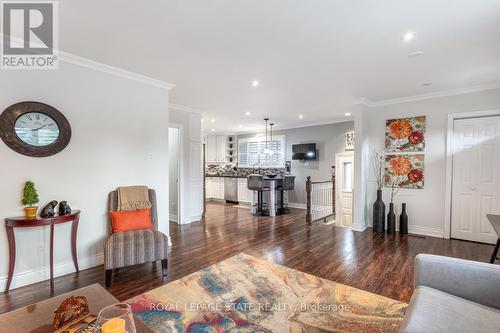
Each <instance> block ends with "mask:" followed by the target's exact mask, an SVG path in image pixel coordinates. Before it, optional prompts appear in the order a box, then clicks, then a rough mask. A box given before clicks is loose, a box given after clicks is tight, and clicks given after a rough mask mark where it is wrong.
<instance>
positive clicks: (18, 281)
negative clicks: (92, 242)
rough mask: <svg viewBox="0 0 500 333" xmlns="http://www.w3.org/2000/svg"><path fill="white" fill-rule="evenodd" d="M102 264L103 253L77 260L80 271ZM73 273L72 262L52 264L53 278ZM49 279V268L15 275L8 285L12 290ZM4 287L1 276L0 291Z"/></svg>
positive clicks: (3, 278) (4, 281) (5, 281)
mask: <svg viewBox="0 0 500 333" xmlns="http://www.w3.org/2000/svg"><path fill="white" fill-rule="evenodd" d="M103 263H104V253H99V254H97V256H96V257H86V258H78V266H79V268H80V270H83V269H87V268H92V267H95V266H99V265H102V264H103ZM73 272H75V266H74V265H73V261H72V260H70V261H66V262H62V263H58V264H54V277H58V276H62V275H66V274H69V273H73ZM103 272H104V271H103ZM49 278H50V267H49V266H45V267H40V268H37V269H32V270H28V271H24V272H19V273H15V274H14V276H13V278H12V284H11V285H10V289H11V290H12V289H15V288H19V287H22V286H26V285H30V284H33V283H37V282H41V281H46V280H48V279H49ZM6 285H7V276H3V277H1V278H0V290H2V291H3V290H4V289H5V286H6Z"/></svg>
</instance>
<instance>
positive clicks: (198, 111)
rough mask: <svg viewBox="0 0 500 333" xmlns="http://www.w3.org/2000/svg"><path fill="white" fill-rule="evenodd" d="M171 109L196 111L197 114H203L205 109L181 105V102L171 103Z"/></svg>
mask: <svg viewBox="0 0 500 333" xmlns="http://www.w3.org/2000/svg"><path fill="white" fill-rule="evenodd" d="M170 109H172V110H177V111H182V112H189V113H196V114H203V113H205V111H203V110H199V109H195V108H192V107H189V106H186V105H181V104H175V103H170Z"/></svg>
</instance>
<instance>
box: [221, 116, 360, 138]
mask: <svg viewBox="0 0 500 333" xmlns="http://www.w3.org/2000/svg"><path fill="white" fill-rule="evenodd" d="M351 121H354V117H353V116H350V117H344V118H342V119H340V118H335V119H329V120H321V121H310V122H307V123H301V124H299V123H295V124H291V125H287V126H283V127H278V126H276V125H275V126H274V127H273V133H274V132H275V131H276V132H279V131H286V130H291V129H296V128H306V127H313V126H323V125H333V124H340V123H348V122H351ZM263 131H264V130H262V129H261V130H250V131H237V132H236V134H237V135H243V134H254V133H261V132H263ZM215 134H217V132H216V133H215Z"/></svg>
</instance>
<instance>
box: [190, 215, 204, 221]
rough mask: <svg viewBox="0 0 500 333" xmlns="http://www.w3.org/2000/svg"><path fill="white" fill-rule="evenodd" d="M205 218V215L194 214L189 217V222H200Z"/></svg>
mask: <svg viewBox="0 0 500 333" xmlns="http://www.w3.org/2000/svg"><path fill="white" fill-rule="evenodd" d="M202 218H203V215H202V214H200V215H193V216H191V217H190V218H189V220H188V223H193V222H199V221H200V220H201V219H202Z"/></svg>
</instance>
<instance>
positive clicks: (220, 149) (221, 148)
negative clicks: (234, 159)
mask: <svg viewBox="0 0 500 333" xmlns="http://www.w3.org/2000/svg"><path fill="white" fill-rule="evenodd" d="M226 140H227V136H225V135H217V138H216V142H217V153H216V155H217V156H216V157H217V162H226Z"/></svg>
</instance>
